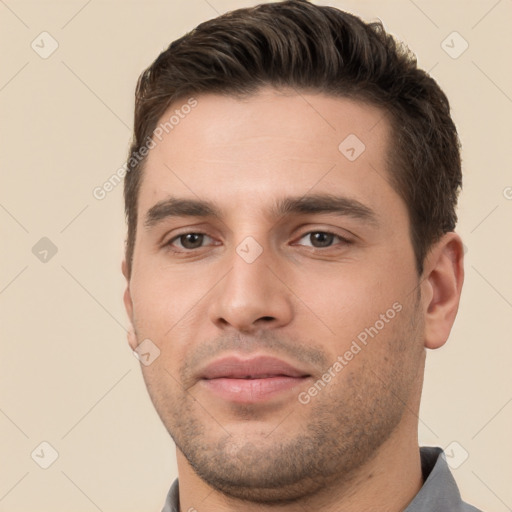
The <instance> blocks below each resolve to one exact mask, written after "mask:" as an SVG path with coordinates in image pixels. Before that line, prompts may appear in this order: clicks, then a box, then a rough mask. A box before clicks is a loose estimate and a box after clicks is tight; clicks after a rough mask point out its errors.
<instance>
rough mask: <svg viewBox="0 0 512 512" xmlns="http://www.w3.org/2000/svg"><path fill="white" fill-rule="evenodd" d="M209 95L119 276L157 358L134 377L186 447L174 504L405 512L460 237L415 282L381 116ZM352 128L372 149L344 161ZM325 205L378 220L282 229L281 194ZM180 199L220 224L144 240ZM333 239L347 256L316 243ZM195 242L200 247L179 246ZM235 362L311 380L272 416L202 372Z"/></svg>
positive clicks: (458, 282) (168, 156)
mask: <svg viewBox="0 0 512 512" xmlns="http://www.w3.org/2000/svg"><path fill="white" fill-rule="evenodd" d="M196 99H197V102H198V104H197V106H196V107H195V108H194V110H193V111H192V112H191V113H190V114H189V115H188V116H186V117H185V118H184V119H183V120H181V121H180V123H179V124H178V125H176V126H175V127H174V128H173V130H172V131H170V132H169V133H168V134H167V135H165V137H164V138H163V139H162V141H161V142H158V144H157V145H156V147H154V148H153V149H151V151H150V153H149V155H148V160H147V162H146V168H145V174H144V178H143V181H142V186H141V189H140V192H139V204H138V212H139V216H138V225H137V235H136V243H135V251H134V260H133V268H132V272H131V275H128V272H127V266H126V262H124V263H123V272H124V275H125V277H126V278H127V289H126V292H125V296H124V301H125V306H126V309H127V313H128V316H129V318H130V321H131V323H132V327H133V331H132V332H131V334H130V335H129V343H130V346H131V348H132V349H135V348H136V347H137V345H138V344H139V343H140V342H141V341H142V340H144V339H146V338H149V339H150V340H152V342H153V343H154V344H155V345H156V346H157V347H158V348H159V350H160V356H159V357H158V358H157V359H156V360H155V361H154V362H153V363H152V364H151V365H149V366H144V365H141V368H142V371H143V376H144V379H145V382H146V385H147V388H148V391H149V395H150V397H151V399H152V401H153V403H154V405H155V408H156V410H157V411H158V413H159V415H160V418H161V419H162V422H163V423H164V425H165V427H166V428H167V430H168V431H169V433H170V435H171V436H172V438H173V439H174V441H175V443H176V446H177V461H178V470H179V479H180V502H181V510H189V509H190V507H194V509H196V510H198V511H200V512H203V511H205V512H207V511H213V510H221V511H235V510H242V509H243V510H248V511H252V510H258V511H260V510H269V509H270V508H271V509H272V510H275V511H290V512H291V511H301V510H310V509H319V507H322V509H323V510H324V511H326V512H329V511H335V510H336V511H338V510H344V511H345V510H346V511H363V510H365V511H368V510H376V511H377V510H379V511H382V510H390V511H391V510H403V509H404V508H405V507H406V505H407V504H408V503H409V502H410V501H411V500H412V498H413V497H414V495H415V494H416V493H417V492H418V490H419V488H420V487H421V485H422V475H421V468H420V459H419V452H418V440H417V428H418V417H417V415H418V410H419V402H420V395H421V386H422V381H423V370H424V360H425V352H426V351H425V348H431V349H433V348H438V347H440V346H441V345H443V344H444V343H445V341H446V339H447V338H448V335H449V333H450V330H451V327H452V324H453V322H454V320H455V316H456V313H457V309H458V305H459V299H460V293H461V289H462V283H463V277H464V272H463V251H462V241H461V239H460V237H459V236H458V235H457V234H456V233H453V232H451V233H447V234H446V235H444V237H443V238H442V239H441V240H440V241H439V242H438V243H437V244H436V245H435V246H434V247H433V249H432V250H431V252H430V253H429V254H428V256H427V259H426V262H425V271H424V274H423V276H418V275H417V273H416V270H415V261H414V254H413V249H412V245H411V241H410V238H409V219H408V215H407V211H406V206H405V204H404V203H403V201H402V199H401V198H400V197H399V196H398V194H397V193H396V192H395V191H394V189H393V188H392V187H391V186H390V185H389V183H388V172H389V171H388V169H387V167H386V155H387V152H388V150H392V148H393V138H392V134H391V132H390V128H389V123H388V121H387V119H386V116H385V115H384V112H383V111H381V110H380V109H378V108H376V107H373V106H369V105H365V104H363V103H361V102H357V101H353V100H348V99H340V98H332V97H327V96H324V95H321V94H305V93H304V94H297V93H296V92H294V91H276V90H274V89H270V88H267V89H263V90H261V91H260V92H259V93H258V94H256V95H253V96H251V97H249V98H247V99H244V100H239V99H235V98H232V97H221V96H216V95H201V96H198V97H197V98H196ZM183 103H185V101H184V102H183ZM179 106H180V105H178V104H174V105H173V106H172V107H171V108H170V109H169V112H170V113H172V110H174V109H176V108H179ZM168 117H169V115H168V113H166V114H165V115H164V116H162V120H165V119H168ZM349 134H355V135H357V137H358V138H359V139H360V140H361V141H363V143H364V145H365V150H364V152H363V153H362V154H361V155H360V156H359V157H358V158H357V159H356V160H354V161H349V159H347V158H346V157H345V156H344V155H343V154H342V153H341V152H340V151H339V149H338V146H339V144H340V142H342V141H343V140H344V139H345V138H346V137H347V136H348V135H349ZM313 193H329V194H335V195H343V196H346V197H350V198H354V199H357V200H358V201H360V202H361V203H363V204H364V205H366V206H367V207H369V208H371V209H372V210H374V212H375V214H376V219H377V222H378V224H377V225H372V224H371V223H370V222H368V221H365V220H361V219H357V218H354V217H351V216H340V215H336V214H333V213H320V214H312V213H307V214H293V215H289V216H281V217H274V216H272V215H270V211H271V208H272V206H273V205H274V201H275V200H277V199H280V198H283V197H286V196H298V197H301V196H303V195H305V194H313ZM171 195H172V196H173V197H178V198H187V199H196V200H197V199H202V200H210V201H212V202H214V203H215V205H216V206H217V207H218V209H219V210H220V211H221V215H222V216H221V218H219V219H217V218H213V217H204V218H203V217H197V216H192V217H190V216H186V217H185V216H183V217H170V218H166V219H164V220H162V221H161V222H159V223H157V224H155V225H154V226H152V227H151V228H147V227H146V226H145V225H144V220H145V215H146V213H147V211H148V210H149V209H150V208H151V207H152V206H154V205H155V204H156V203H157V202H159V201H161V200H164V199H166V198H168V197H169V196H171ZM326 231H327V232H332V233H334V234H335V235H337V236H341V237H345V238H347V239H348V240H349V241H350V242H351V243H346V242H343V240H342V239H339V238H337V236H334V237H329V236H327V237H326V236H325V235H324V237H323V238H322V235H320V237H318V235H314V233H318V232H322V233H323V232H326ZM186 233H203V234H205V235H206V236H204V237H203V238H199V240H198V239H197V238H194V237H192V239H188V238H186V237H185V239H184V237H182V238H181V239H180V238H177V237H178V235H184V234H186ZM246 237H252V238H253V239H254V240H255V241H256V242H257V243H258V244H259V246H260V247H261V249H262V253H261V254H260V255H259V256H258V257H257V258H256V259H255V260H254V261H253V262H252V263H248V262H247V261H246V260H245V259H244V258H242V257H241V256H240V254H239V253H237V251H236V249H237V246H239V244H240V243H241V242H242V241H244V240H245V239H246ZM187 241H188V245H187ZM171 243H172V246H170V245H169V244H171ZM194 244H195V245H194ZM171 247H172V248H174V249H175V250H176V251H178V252H173V251H172V250H171ZM396 303H399V304H400V305H401V310H400V312H398V313H396V315H394V317H393V318H392V319H389V321H388V322H386V323H385V324H384V327H383V328H382V329H380V330H379V332H378V334H377V335H376V336H375V337H373V338H369V340H368V343H367V345H364V346H363V345H361V344H359V345H360V346H361V347H362V348H361V350H360V351H359V352H358V353H357V354H356V355H355V356H354V357H353V358H352V359H351V360H350V361H349V362H348V363H347V364H346V366H344V367H343V369H342V370H341V371H337V372H336V371H335V372H334V374H335V377H333V378H332V379H331V380H330V382H329V383H328V384H327V385H326V386H325V387H324V388H323V389H322V390H321V391H319V392H318V394H316V395H315V396H314V397H312V398H311V400H310V401H309V403H307V404H303V403H301V402H300V401H299V400H298V396H299V393H301V392H304V391H307V390H308V389H310V388H311V386H312V385H313V384H314V383H315V382H316V381H317V380H318V379H321V378H322V375H324V374H325V373H326V372H327V371H328V369H329V368H330V367H331V368H332V366H333V364H334V363H335V361H337V358H338V356H340V355H343V354H345V352H346V351H347V350H349V349H350V347H351V343H352V342H353V341H354V340H355V339H356V337H357V335H358V334H359V333H361V332H362V331H364V329H365V328H369V327H370V326H374V325H376V321H377V320H379V319H380V318H382V317H381V316H380V315H382V314H385V313H386V311H388V310H389V309H390V308H392V305H393V304H396ZM235 353H236V354H240V355H242V356H244V357H249V356H252V355H263V354H264V355H273V356H276V357H279V358H281V359H284V360H285V361H287V362H288V363H290V364H292V365H294V366H296V367H298V368H300V369H301V370H303V371H305V372H306V373H308V374H309V375H311V377H310V378H308V379H307V380H305V381H304V382H303V383H301V384H300V385H298V386H296V387H295V388H294V389H292V390H288V391H286V392H283V393H281V394H279V395H277V396H276V397H274V398H272V399H271V400H268V401H265V402H261V403H253V404H236V403H233V402H229V401H226V400H224V399H221V398H219V397H218V396H217V395H215V394H213V393H212V392H211V391H210V390H209V389H207V388H206V387H205V386H204V385H203V383H202V382H201V380H200V378H199V374H200V371H201V370H202V369H203V368H204V367H205V366H206V365H207V364H208V363H210V362H211V361H213V360H215V359H217V358H219V357H221V356H224V355H227V354H230V355H231V354H235ZM332 374H333V372H331V376H332Z"/></svg>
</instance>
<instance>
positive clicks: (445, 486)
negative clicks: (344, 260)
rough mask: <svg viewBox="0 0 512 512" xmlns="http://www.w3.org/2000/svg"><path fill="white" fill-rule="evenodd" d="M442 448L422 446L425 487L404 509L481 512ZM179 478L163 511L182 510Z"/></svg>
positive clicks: (175, 511) (423, 511)
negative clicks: (468, 499)
mask: <svg viewBox="0 0 512 512" xmlns="http://www.w3.org/2000/svg"><path fill="white" fill-rule="evenodd" d="M442 453H443V450H442V449H441V448H434V447H430V446H429V447H426V446H423V447H421V448H420V456H421V470H422V472H423V480H424V483H423V487H422V488H421V489H420V491H419V492H418V494H416V496H415V497H414V499H413V500H412V501H411V503H409V505H408V506H407V508H406V509H405V510H404V512H481V511H480V510H478V509H477V508H475V507H473V506H471V505H468V504H467V503H464V502H463V501H462V499H461V497H460V492H459V489H458V487H457V484H456V483H455V480H454V479H453V476H452V474H451V472H450V469H449V467H448V464H447V463H446V459H445V458H444V457H443V456H442ZM179 504H180V502H179V494H178V479H176V480H174V482H173V484H172V486H171V488H170V490H169V493H168V494H167V499H166V500H165V505H164V508H163V509H162V512H180V506H179Z"/></svg>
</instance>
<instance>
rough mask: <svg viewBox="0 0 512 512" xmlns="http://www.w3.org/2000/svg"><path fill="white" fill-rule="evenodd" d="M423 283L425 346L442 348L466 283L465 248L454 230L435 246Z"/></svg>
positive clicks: (430, 254)
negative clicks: (463, 285)
mask: <svg viewBox="0 0 512 512" xmlns="http://www.w3.org/2000/svg"><path fill="white" fill-rule="evenodd" d="M424 268H425V271H424V274H423V277H422V279H423V282H422V285H421V286H422V296H423V308H424V315H425V333H424V339H425V347H426V348H430V349H435V348H439V347H442V346H443V345H444V344H445V343H446V340H447V339H448V336H449V335H450V331H451V329H452V326H453V323H454V322H455V317H456V315H457V311H458V309H459V302H460V294H461V291H462V284H463V282H464V246H463V244H462V239H461V238H460V236H459V235H458V234H457V233H455V232H453V231H450V232H448V233H445V235H443V237H442V238H441V239H440V240H439V241H438V242H437V243H436V244H435V245H434V247H433V248H432V249H431V251H430V252H429V254H428V256H427V258H426V259H425V266H424Z"/></svg>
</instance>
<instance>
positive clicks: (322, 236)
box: [299, 231, 352, 249]
mask: <svg viewBox="0 0 512 512" xmlns="http://www.w3.org/2000/svg"><path fill="white" fill-rule="evenodd" d="M304 238H306V239H309V240H310V242H311V243H310V244H309V245H308V244H300V245H306V246H309V247H314V248H316V249H321V248H329V247H332V242H333V240H335V239H338V240H341V241H342V242H343V244H346V245H348V244H350V243H352V242H351V241H350V240H347V239H346V238H343V237H342V236H340V235H337V234H336V233H331V232H330V231H309V232H308V233H305V234H304V235H302V237H301V238H300V239H299V240H302V239H304Z"/></svg>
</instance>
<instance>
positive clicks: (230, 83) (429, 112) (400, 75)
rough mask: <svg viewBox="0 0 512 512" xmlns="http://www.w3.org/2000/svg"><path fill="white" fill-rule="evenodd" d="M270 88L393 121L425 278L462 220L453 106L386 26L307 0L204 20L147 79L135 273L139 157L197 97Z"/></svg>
mask: <svg viewBox="0 0 512 512" xmlns="http://www.w3.org/2000/svg"><path fill="white" fill-rule="evenodd" d="M264 86H274V87H276V88H290V87H291V88H294V89H295V90H300V91H308V92H319V93H325V94H327V95H331V96H339V97H347V98H353V99H358V100H361V101H363V102H366V103H370V104H373V105H376V106H378V107H381V108H382V109H383V110H384V111H386V112H387V113H388V114H389V116H388V117H389V118H390V121H391V126H392V130H393V139H392V140H393V142H392V144H391V145H392V147H390V148H389V158H388V168H389V177H390V180H391V184H392V186H393V188H394V189H395V190H396V192H397V193H398V194H399V195H400V196H401V197H402V199H403V200H404V202H405V204H406V206H407V209H408V213H409V218H410V222H411V232H410V236H411V242H412V246H413V249H414V254H415V258H416V268H417V271H418V275H420V276H421V275H422V274H423V263H424V259H425V256H426V255H427V253H428V250H429V249H430V247H431V246H432V245H433V244H434V243H435V242H437V241H438V240H439V239H440V238H441V236H442V235H443V234H444V233H446V232H448V231H453V230H454V229H455V225H456V223H457V215H456V212H455V209H456V205H457V198H458V193H459V189H460V188H462V173H461V162H460V151H459V148H460V143H459V139H458V136H457V130H456V128H455V125H454V123H453V121H452V119H451V117H450V106H449V103H448V99H447V98H446V95H445V94H444V93H443V91H442V90H441V89H440V87H439V86H438V85H437V83H436V82H435V81H434V80H433V79H432V78H431V77H430V76H429V75H428V74H427V73H426V72H425V71H423V70H421V69H418V67H417V63H416V58H415V56H414V55H413V54H412V53H411V52H410V51H409V49H408V48H407V47H406V46H405V45H403V44H401V43H398V42H397V41H396V40H395V39H394V38H393V36H391V35H390V34H387V33H386V32H385V30H384V28H383V26H382V24H381V23H380V22H379V23H378V22H374V23H365V22H364V21H362V20H361V19H360V18H358V17H356V16H354V15H352V14H349V13H347V12H344V11H341V10H339V9H336V8H334V7H325V6H316V5H313V4H311V3H309V2H308V1H307V0H287V1H283V2H274V3H268V4H262V5H258V6H256V7H252V8H244V9H238V10H235V11H231V12H228V13H226V14H224V15H222V16H219V17H217V18H214V19H212V20H209V21H206V22H204V23H201V24H200V25H199V26H197V27H196V28H195V29H194V30H192V31H191V32H189V33H187V34H185V35H184V36H183V37H181V38H180V39H177V40H176V41H174V42H173V43H171V44H170V46H169V47H168V48H167V49H166V50H165V51H163V52H162V53H161V54H160V55H159V56H158V58H157V59H156V60H155V61H154V62H153V63H152V64H151V65H150V66H149V67H148V68H147V69H146V70H145V71H143V73H142V74H141V75H140V77H139V79H138V82H137V87H136V92H135V119H134V136H133V140H132V144H131V147H130V152H129V157H128V162H127V174H126V177H125V184H124V197H125V213H126V217H127V223H128V236H127V241H126V260H127V264H128V272H130V270H131V264H132V259H133V251H134V244H135V236H136V224H137V198H138V191H139V188H140V184H141V177H142V173H143V168H144V163H145V161H146V158H142V159H141V158H140V156H139V158H138V159H136V158H134V155H139V150H140V148H141V147H142V146H143V144H144V143H145V141H146V139H148V137H151V136H152V133H153V131H154V130H155V128H156V126H157V123H158V121H159V119H160V118H161V116H162V115H163V114H164V113H165V111H166V110H167V109H168V108H169V106H170V104H171V103H173V102H176V101H178V100H179V99H183V98H186V97H187V96H190V95H198V94H201V93H217V94H223V95H233V96H248V95H251V94H254V93H256V92H257V91H258V90H259V89H260V88H262V87H264Z"/></svg>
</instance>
